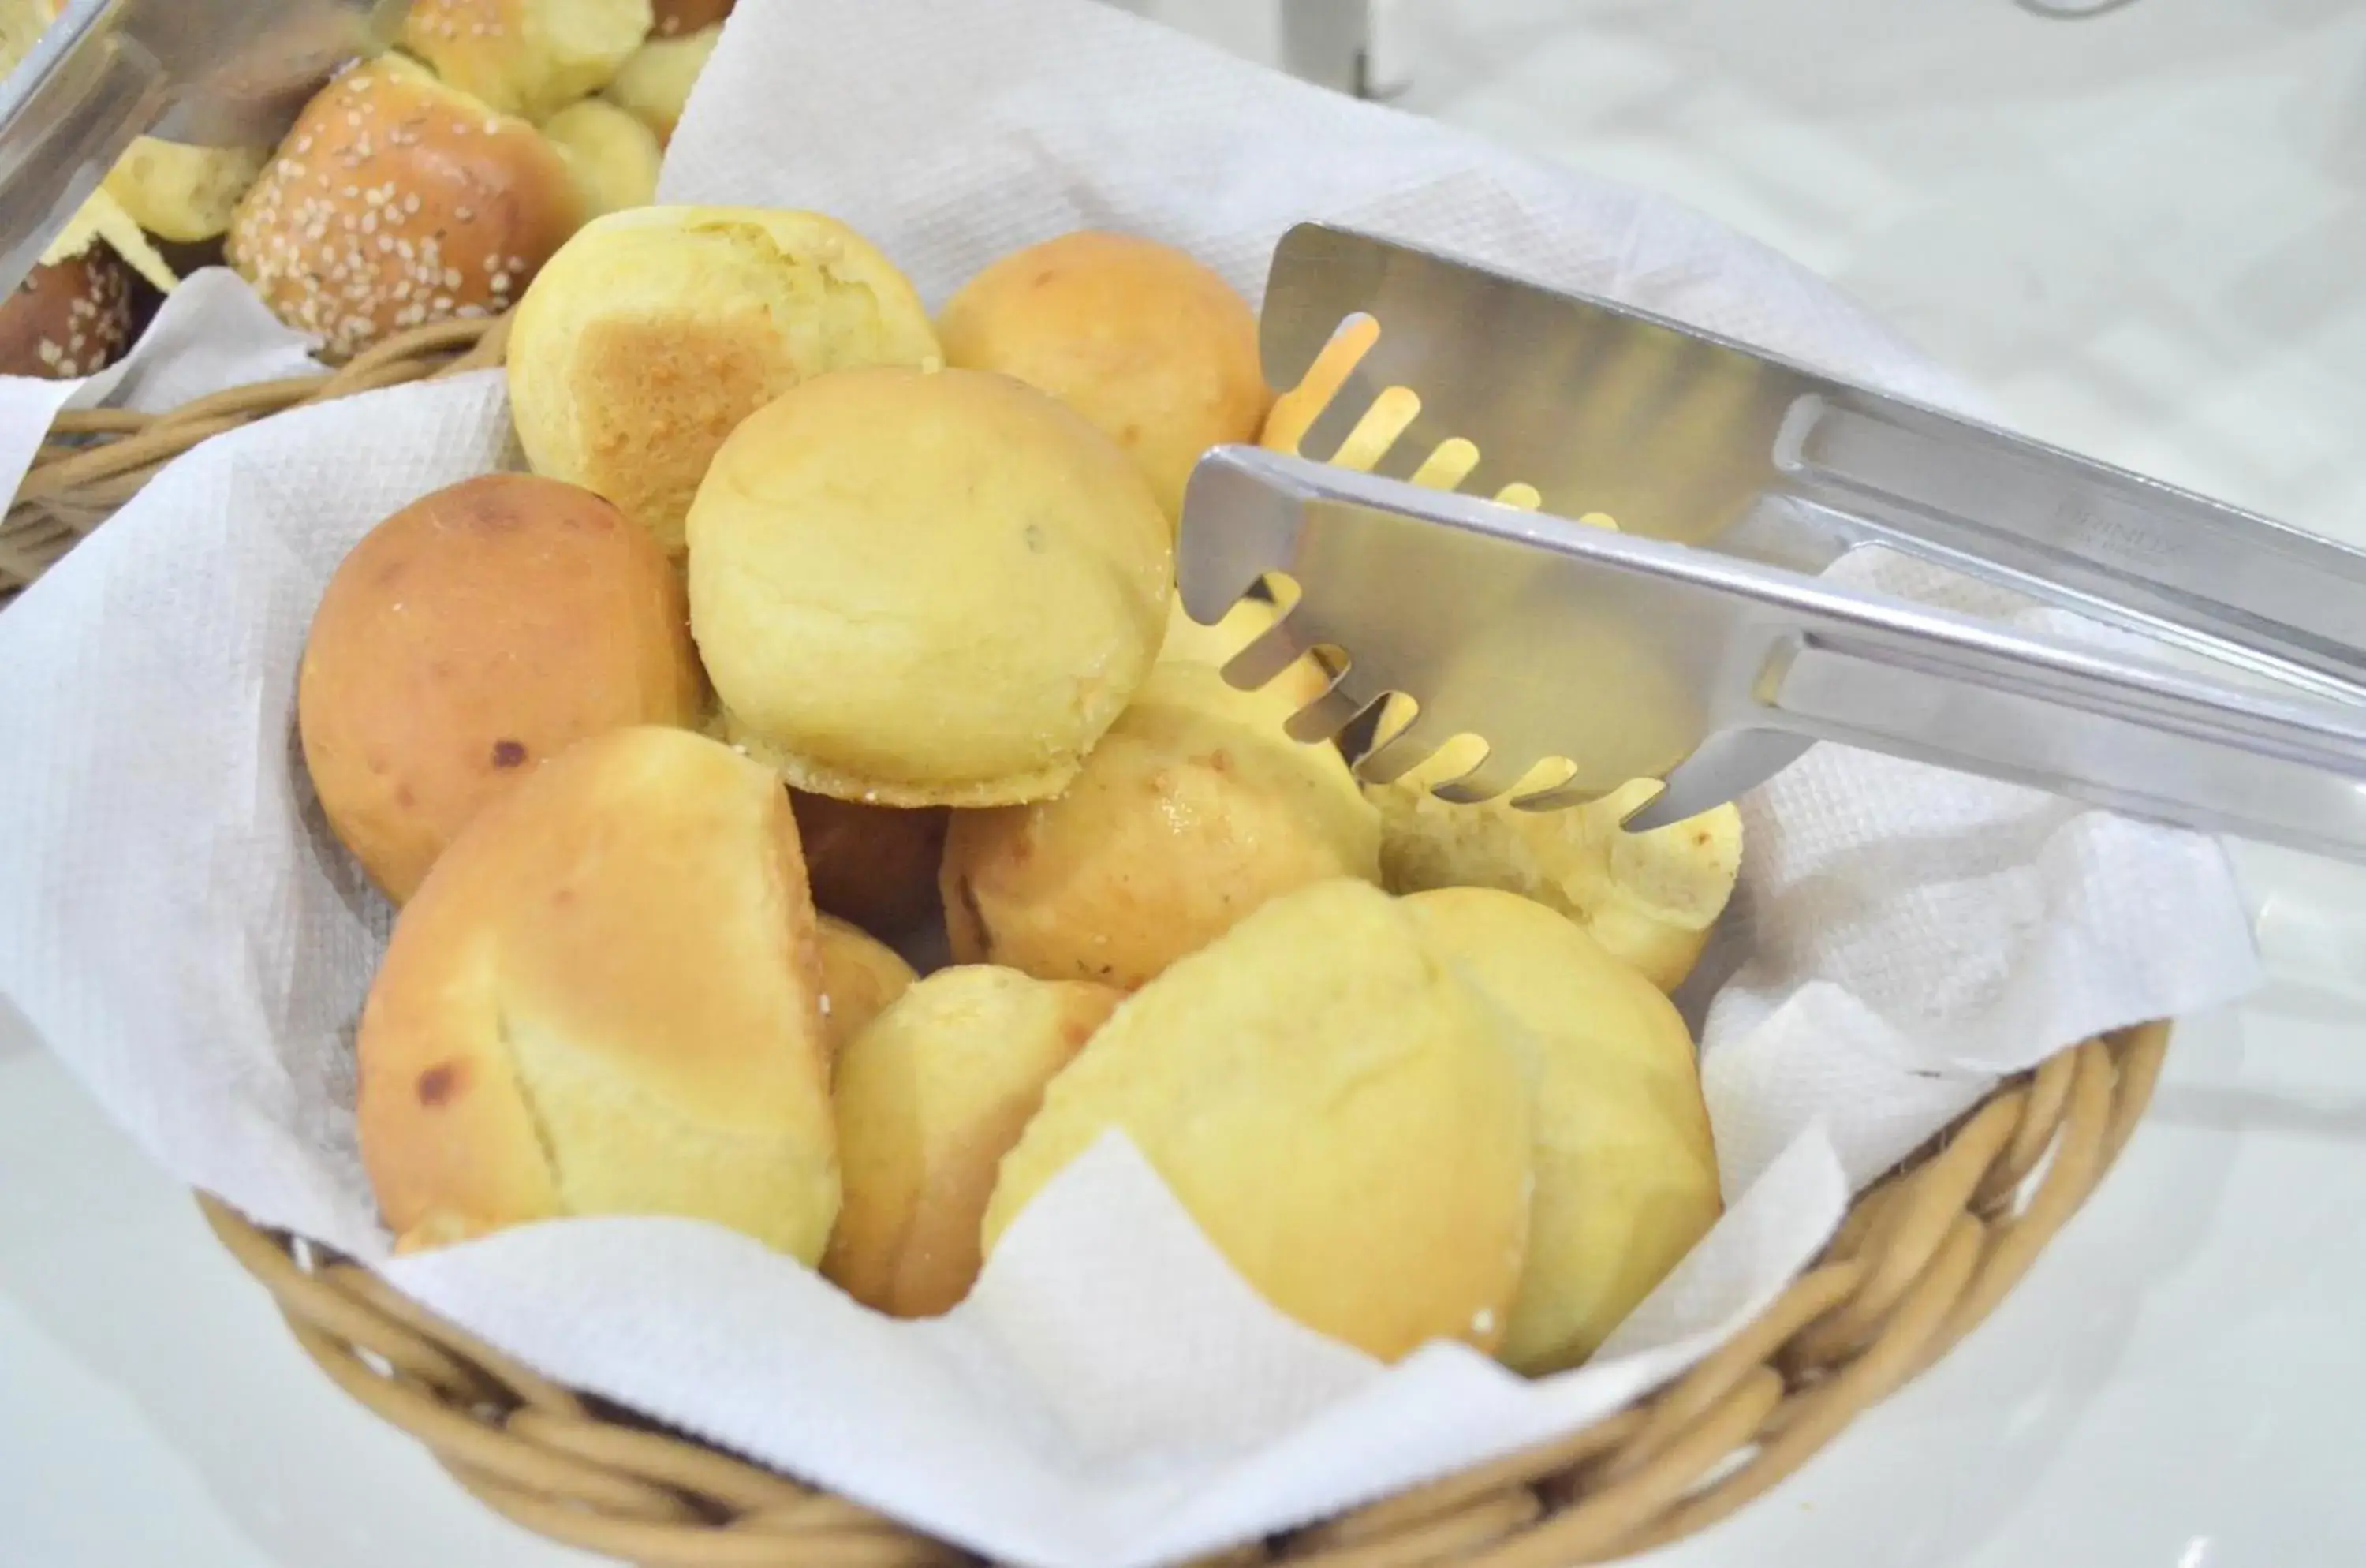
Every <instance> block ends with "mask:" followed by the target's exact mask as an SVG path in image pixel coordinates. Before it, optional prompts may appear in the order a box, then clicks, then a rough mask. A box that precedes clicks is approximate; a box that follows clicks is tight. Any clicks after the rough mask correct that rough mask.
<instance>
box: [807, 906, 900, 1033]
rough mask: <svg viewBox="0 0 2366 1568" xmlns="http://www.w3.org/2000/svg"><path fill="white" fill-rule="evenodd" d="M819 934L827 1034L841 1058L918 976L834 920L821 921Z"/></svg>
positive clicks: (857, 930) (890, 951)
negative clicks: (848, 1045) (848, 1044)
mask: <svg viewBox="0 0 2366 1568" xmlns="http://www.w3.org/2000/svg"><path fill="white" fill-rule="evenodd" d="M820 934H821V996H822V1004H821V1010H822V1032H823V1033H824V1034H826V1035H827V1036H828V1039H829V1049H830V1055H832V1056H833V1057H836V1056H838V1055H842V1054H843V1053H844V1052H845V1050H846V1046H847V1043H848V1042H850V1041H851V1040H852V1039H853V1038H854V1037H855V1036H856V1035H858V1034H860V1033H862V1032H863V1031H864V1030H865V1029H867V1028H869V1027H870V1026H871V1021H872V1020H873V1019H874V1018H877V1017H878V1016H879V1015H880V1014H881V1013H883V1012H884V1011H886V1010H887V1005H888V1004H889V1003H890V1002H892V1001H894V1000H895V999H896V998H897V997H900V996H902V995H903V994H904V993H905V992H906V991H908V990H910V989H911V988H912V984H913V982H914V981H916V980H918V978H919V976H918V975H915V974H914V973H913V972H912V966H911V965H910V964H907V963H905V962H904V959H903V955H902V954H900V953H897V952H896V950H895V949H894V948H892V947H889V946H888V945H887V944H886V943H885V942H881V941H880V940H879V939H878V938H876V937H874V936H872V935H870V934H869V933H867V932H866V931H863V930H862V928H861V927H859V926H851V925H849V924H847V923H846V922H845V921H844V920H841V919H838V918H837V917H836V916H834V915H824V916H822V917H821V924H820Z"/></svg>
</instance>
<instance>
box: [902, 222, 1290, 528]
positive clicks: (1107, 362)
mask: <svg viewBox="0 0 2366 1568" xmlns="http://www.w3.org/2000/svg"><path fill="white" fill-rule="evenodd" d="M938 331H939V333H940V334H941V336H942V338H943V340H944V345H945V362H946V363H947V364H949V365H957V366H962V367H966V368H969V369H975V370H999V371H1001V372H1002V373H1003V374H1005V375H1007V376H1016V377H1018V378H1020V380H1022V381H1025V382H1027V383H1028V384H1029V385H1030V386H1034V387H1040V388H1042V389H1043V390H1044V391H1047V392H1049V393H1051V394H1052V395H1053V397H1056V398H1058V399H1060V400H1062V401H1064V402H1065V403H1066V404H1068V406H1069V407H1071V408H1073V409H1075V410H1076V412H1078V413H1081V414H1083V415H1084V416H1085V417H1086V418H1087V419H1089V420H1091V421H1092V422H1093V423H1095V424H1097V425H1098V426H1099V427H1100V429H1101V431H1102V433H1103V434H1106V435H1108V436H1109V437H1110V439H1111V440H1113V441H1115V442H1116V443H1117V444H1118V445H1119V446H1121V447H1122V448H1123V449H1124V450H1125V452H1126V454H1127V455H1128V456H1129V457H1132V458H1133V460H1134V461H1135V462H1136V463H1138V464H1140V465H1141V466H1142V471H1143V472H1144V474H1145V475H1146V476H1148V478H1149V479H1150V482H1151V488H1152V489H1153V490H1154V491H1156V493H1157V496H1158V503H1159V505H1160V506H1161V507H1163V508H1164V509H1165V510H1166V515H1167V516H1168V517H1169V518H1170V519H1172V518H1177V517H1180V516H1181V515H1182V513H1183V486H1184V481H1185V480H1186V479H1189V478H1190V475H1191V468H1192V465H1193V464H1195V463H1197V462H1198V461H1199V460H1200V454H1201V453H1203V452H1205V451H1206V450H1207V449H1208V448H1209V447H1211V446H1216V445H1218V444H1220V443H1223V442H1249V441H1255V440H1256V436H1257V428H1258V426H1259V425H1260V424H1262V423H1264V420H1265V411H1266V405H1267V404H1268V402H1269V401H1271V397H1270V395H1269V394H1268V392H1267V390H1266V385H1265V376H1264V373H1263V372H1262V370H1261V369H1260V368H1259V367H1258V362H1257V327H1256V316H1255V315H1254V314H1253V313H1251V311H1250V310H1249V307H1248V302H1247V301H1246V300H1245V299H1242V298H1241V297H1240V296H1239V295H1238V294H1236V293H1234V291H1233V288H1232V286H1231V285H1229V284H1227V283H1226V282H1225V281H1224V280H1223V279H1222V278H1221V277H1219V276H1216V275H1215V274H1214V273H1212V272H1211V271H1209V270H1208V269H1207V268H1206V267H1204V266H1202V265H1200V264H1199V263H1198V262H1196V261H1194V260H1192V259H1191V258H1190V257H1189V256H1188V255H1185V254H1183V253H1182V252H1180V251H1177V250H1175V249H1173V248H1171V247H1169V246H1166V245H1161V244H1157V243H1154V242H1152V241H1149V240H1144V239H1137V238H1135V237H1134V236H1132V235H1130V234H1104V233H1096V232H1092V231H1081V232H1078V233H1074V234H1065V235H1062V236H1061V237H1060V238H1058V239H1056V240H1047V241H1045V242H1044V243H1042V244H1040V245H1031V246H1029V247H1028V248H1027V249H1025V250H1023V251H1020V252H1018V253H1017V254H1012V255H1008V256H1005V257H1003V258H1002V259H1001V260H1000V261H998V262H996V263H995V264H994V265H992V266H989V267H987V268H986V270H985V271H984V272H982V273H979V274H978V275H977V276H975V277H974V278H972V279H971V280H970V281H969V282H968V283H967V284H965V285H964V286H963V288H962V290H961V292H960V293H958V294H956V295H954V296H953V298H952V302H951V303H950V304H948V305H946V307H945V310H944V315H943V317H942V319H941V321H939V323H938Z"/></svg>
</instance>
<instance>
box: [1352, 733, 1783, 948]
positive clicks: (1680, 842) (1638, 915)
mask: <svg viewBox="0 0 2366 1568" xmlns="http://www.w3.org/2000/svg"><path fill="white" fill-rule="evenodd" d="M1476 760H1477V754H1476V752H1475V751H1473V750H1471V749H1470V748H1469V747H1467V746H1464V745H1463V744H1461V743H1459V742H1457V743H1453V744H1449V745H1448V746H1446V747H1444V748H1442V749H1441V750H1439V751H1438V753H1437V756H1436V757H1433V758H1431V759H1430V760H1429V761H1427V762H1425V763H1424V764H1423V765H1422V766H1421V767H1419V768H1416V769H1414V771H1413V772H1412V773H1408V774H1407V775H1406V776H1405V777H1403V778H1402V779H1399V780H1397V781H1396V782H1395V783H1394V784H1390V785H1388V786H1387V787H1385V788H1372V789H1369V790H1368V791H1367V793H1368V794H1369V795H1370V796H1371V798H1372V800H1373V801H1374V802H1375V803H1376V804H1377V805H1378V806H1379V807H1380V871H1381V875H1382V878H1383V880H1384V881H1385V882H1386V883H1387V884H1388V886H1389V887H1390V889H1391V891H1393V892H1397V893H1418V892H1422V891H1424V890H1426V889H1429V888H1435V887H1462V886H1471V887H1494V888H1500V889H1502V890H1503V891H1504V892H1507V893H1517V894H1519V895H1520V896H1521V897H1526V898H1533V899H1535V900H1536V901H1537V902H1538V903H1540V904H1543V905H1545V906H1546V907H1547V908H1551V909H1555V910H1558V911H1559V912H1560V913H1561V914H1563V915H1566V916H1568V917H1569V918H1570V919H1572V920H1575V921H1576V922H1577V923H1578V924H1579V925H1581V926H1583V927H1584V928H1585V930H1586V931H1587V933H1588V934H1590V935H1591V936H1592V937H1593V938H1594V940H1595V941H1596V942H1600V943H1601V944H1602V945H1603V946H1604V947H1606V948H1607V949H1608V950H1609V951H1610V952H1611V953H1614V954H1616V955H1617V957H1619V958H1621V959H1623V960H1625V961H1626V962H1627V963H1628V964H1633V965H1634V966H1635V967H1636V968H1637V969H1639V970H1640V971H1642V973H1643V975H1644V976H1645V977H1647V978H1648V979H1650V980H1651V983H1652V984H1653V985H1655V986H1658V987H1660V988H1661V989H1662V990H1667V991H1673V990H1674V989H1675V988H1676V987H1678V986H1680V985H1682V984H1683V983H1684V977H1685V976H1687V975H1690V974H1691V973H1692V971H1693V965H1694V964H1696V963H1698V962H1699V960H1700V955H1701V950H1702V949H1703V948H1705V947H1707V945H1708V938H1709V932H1710V931H1711V929H1712V928H1714V927H1715V926H1716V924H1717V919H1718V915H1720V914H1722V913H1723V912H1724V910H1725V906H1726V903H1727V901H1728V900H1729V899H1730V898H1731V897H1732V896H1733V888H1734V883H1735V881H1736V879H1737V878H1738V877H1739V876H1740V875H1741V812H1740V811H1738V810H1737V809H1735V808H1734V807H1732V806H1729V805H1728V806H1720V807H1717V808H1716V809H1714V810H1711V811H1707V812H1704V813H1702V814H1701V815H1700V816H1698V817H1696V818H1692V819H1691V820H1690V821H1686V822H1677V823H1673V824H1671V825H1670V826H1668V827H1665V828H1659V829H1653V830H1651V832H1648V833H1629V832H1628V831H1626V830H1625V829H1622V828H1620V827H1619V825H1618V824H1619V821H1620V819H1621V818H1624V817H1626V816H1627V815H1628V813H1630V812H1632V811H1634V810H1635V809H1636V808H1637V807H1640V806H1641V805H1642V804H1643V802H1644V801H1645V800H1647V799H1648V798H1650V796H1651V794H1652V793H1653V792H1654V791H1656V790H1657V789H1658V788H1659V787H1660V786H1659V785H1658V784H1657V783H1655V782H1653V781H1651V780H1640V781H1638V782H1637V783H1635V784H1628V786H1627V787H1626V788H1624V789H1620V790H1617V791H1614V792H1612V793H1611V794H1609V795H1605V796H1604V797H1603V798H1602V799H1600V800H1597V801H1594V802H1591V803H1590V804H1587V805H1584V806H1577V807H1570V808H1569V809H1567V810H1564V811H1519V810H1515V809H1514V808H1513V807H1511V806H1510V805H1509V804H1507V803H1506V802H1504V801H1502V800H1494V801H1488V802H1485V803H1483V804H1482V805H1477V806H1456V805H1452V804H1449V803H1448V802H1446V801H1442V800H1439V799H1437V797H1436V796H1434V795H1431V794H1430V793H1429V790H1428V787H1427V786H1428V784H1431V783H1433V782H1436V781H1437V780H1440V779H1447V778H1452V777H1454V776H1455V775H1456V774H1457V773H1460V772H1464V771H1467V770H1468V769H1469V767H1470V764H1471V762H1473V761H1476Z"/></svg>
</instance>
